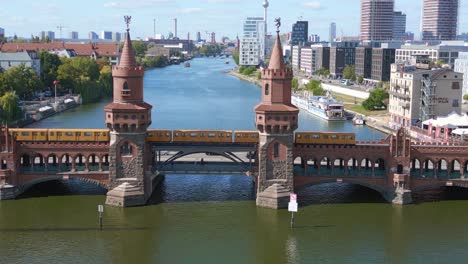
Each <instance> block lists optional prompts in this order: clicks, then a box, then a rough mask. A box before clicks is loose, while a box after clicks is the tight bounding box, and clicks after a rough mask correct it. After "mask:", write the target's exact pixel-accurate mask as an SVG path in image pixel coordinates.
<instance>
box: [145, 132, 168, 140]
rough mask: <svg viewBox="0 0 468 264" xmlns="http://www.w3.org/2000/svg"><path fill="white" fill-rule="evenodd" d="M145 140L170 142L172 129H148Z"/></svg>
mask: <svg viewBox="0 0 468 264" xmlns="http://www.w3.org/2000/svg"><path fill="white" fill-rule="evenodd" d="M146 140H147V141H148V142H171V141H172V130H148V133H147V134H146Z"/></svg>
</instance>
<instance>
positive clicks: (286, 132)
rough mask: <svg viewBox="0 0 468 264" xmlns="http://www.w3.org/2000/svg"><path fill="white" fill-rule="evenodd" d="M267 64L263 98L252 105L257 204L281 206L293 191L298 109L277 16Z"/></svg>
mask: <svg viewBox="0 0 468 264" xmlns="http://www.w3.org/2000/svg"><path fill="white" fill-rule="evenodd" d="M276 23H277V24H276V25H277V27H278V31H277V37H276V41H275V46H274V48H273V52H272V54H271V58H270V65H269V66H268V68H267V69H264V70H263V71H262V101H261V102H260V103H259V104H258V105H257V106H255V108H254V110H255V124H256V127H257V130H258V131H259V133H260V144H259V147H258V159H259V160H258V172H257V173H258V174H257V206H260V207H267V208H273V209H278V208H284V207H286V206H287V202H288V200H289V193H290V192H292V191H294V179H293V143H294V130H296V129H297V126H298V114H299V110H298V109H297V108H296V107H295V106H293V105H292V104H291V80H292V78H293V72H292V70H291V69H288V68H287V67H286V66H285V64H284V61H283V51H282V48H281V40H280V35H279V26H280V23H281V22H280V19H276Z"/></svg>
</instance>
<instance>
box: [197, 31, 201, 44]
mask: <svg viewBox="0 0 468 264" xmlns="http://www.w3.org/2000/svg"><path fill="white" fill-rule="evenodd" d="M199 41H201V33H200V31H198V32H197V42H199Z"/></svg>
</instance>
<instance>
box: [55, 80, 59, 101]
mask: <svg viewBox="0 0 468 264" xmlns="http://www.w3.org/2000/svg"><path fill="white" fill-rule="evenodd" d="M58 84H59V82H58V81H57V80H55V81H54V86H55V94H54V95H55V103H56V104H57V85H58Z"/></svg>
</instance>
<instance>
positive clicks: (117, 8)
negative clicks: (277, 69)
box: [0, 0, 468, 41]
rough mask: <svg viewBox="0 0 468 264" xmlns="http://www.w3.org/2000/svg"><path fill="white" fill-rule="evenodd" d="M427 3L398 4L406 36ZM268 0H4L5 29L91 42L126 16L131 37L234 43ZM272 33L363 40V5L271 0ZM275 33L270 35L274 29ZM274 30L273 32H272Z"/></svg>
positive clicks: (464, 1)
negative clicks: (303, 26)
mask: <svg viewBox="0 0 468 264" xmlns="http://www.w3.org/2000/svg"><path fill="white" fill-rule="evenodd" d="M422 1H423V0H395V10H396V11H403V12H404V13H406V14H407V31H412V32H415V33H416V36H419V28H420V19H421V5H422ZM459 1H460V15H459V29H458V31H459V32H468V0H459ZM262 2H263V0H79V1H70V0H35V1H31V0H15V1H11V0H0V7H1V8H0V27H1V28H4V29H5V33H6V35H7V36H13V35H14V34H17V35H18V36H21V37H27V38H29V37H30V36H31V35H39V32H40V31H55V36H56V38H60V37H61V36H60V30H59V29H57V27H58V26H62V27H63V28H62V37H64V38H65V37H67V36H68V32H69V31H78V32H79V34H80V38H86V37H87V35H88V32H89V31H94V32H96V33H98V34H99V32H100V31H102V30H106V31H119V32H123V31H124V29H125V27H126V26H125V23H124V19H123V16H124V15H131V16H132V24H131V35H132V38H146V37H150V36H153V32H154V20H155V19H156V33H157V34H164V35H167V34H168V32H170V31H171V32H173V19H174V18H177V20H178V36H179V37H180V38H185V37H186V36H187V33H188V32H190V34H191V38H194V37H195V34H196V32H198V31H199V32H201V34H202V38H205V37H206V32H215V33H216V37H217V40H218V41H219V40H220V38H221V36H227V37H229V38H235V37H236V35H237V34H239V35H241V34H242V24H243V20H244V19H245V18H246V17H248V16H263V7H262ZM269 2H270V7H269V9H268V10H269V11H268V12H269V15H268V16H269V19H268V23H269V28H270V29H273V24H274V18H275V17H281V20H282V28H281V30H282V32H288V31H291V27H292V24H293V23H294V22H295V21H296V20H298V19H299V18H300V17H302V19H303V20H308V21H309V35H311V34H318V35H320V36H321V38H322V39H328V28H329V25H330V23H331V22H336V23H337V35H338V36H342V35H344V36H357V35H359V22H360V21H359V20H360V0H314V1H311V0H269ZM269 31H270V30H269ZM272 31H273V30H272Z"/></svg>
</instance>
